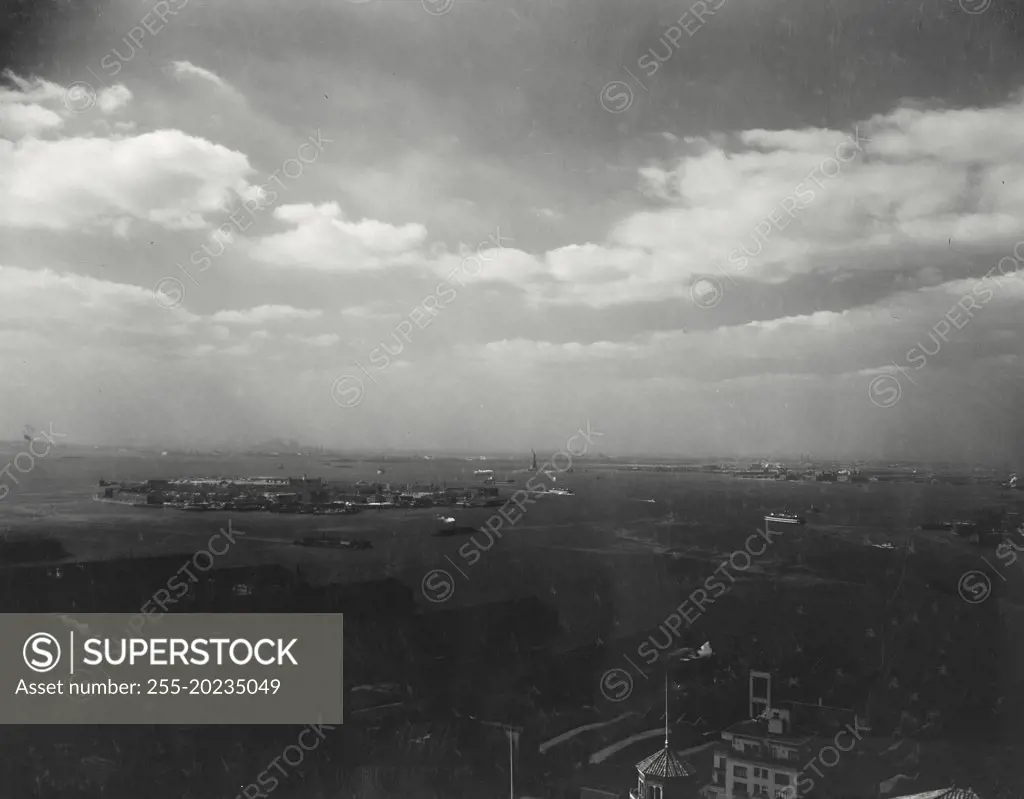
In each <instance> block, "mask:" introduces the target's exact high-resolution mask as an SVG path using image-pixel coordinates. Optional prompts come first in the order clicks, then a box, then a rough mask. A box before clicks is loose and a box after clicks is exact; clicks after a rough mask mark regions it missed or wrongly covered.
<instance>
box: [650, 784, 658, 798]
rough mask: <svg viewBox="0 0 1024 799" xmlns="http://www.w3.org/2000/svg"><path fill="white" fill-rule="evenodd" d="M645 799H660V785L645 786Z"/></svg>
mask: <svg viewBox="0 0 1024 799" xmlns="http://www.w3.org/2000/svg"><path fill="white" fill-rule="evenodd" d="M647 799H661V786H660V785H648V786H647Z"/></svg>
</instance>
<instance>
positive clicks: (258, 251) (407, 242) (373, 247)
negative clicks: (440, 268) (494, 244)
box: [250, 203, 427, 272]
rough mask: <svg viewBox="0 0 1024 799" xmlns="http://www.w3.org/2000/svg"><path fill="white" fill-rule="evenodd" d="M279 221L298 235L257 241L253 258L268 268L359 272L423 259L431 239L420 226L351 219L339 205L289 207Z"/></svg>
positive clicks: (277, 213) (280, 213)
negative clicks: (422, 247) (421, 249)
mask: <svg viewBox="0 0 1024 799" xmlns="http://www.w3.org/2000/svg"><path fill="white" fill-rule="evenodd" d="M274 217H275V218H276V219H278V220H280V221H281V222H285V223H288V224H290V225H291V226H292V230H289V231H287V232H285V233H277V234H274V235H271V236H266V237H264V238H262V239H260V240H259V241H257V242H255V243H254V245H253V248H252V250H251V253H250V254H251V256H252V257H253V258H254V259H256V260H258V261H262V262H263V263H267V264H274V265H278V266H294V267H301V268H306V269H313V270H318V271H323V272H358V271H366V270H374V269H379V268H380V267H382V266H388V265H399V264H410V263H414V262H416V261H418V260H421V259H422V255H421V254H420V253H419V251H418V248H419V247H420V245H422V244H423V242H424V240H425V239H426V236H427V231H426V228H424V227H423V225H419V224H408V225H391V224H387V223H385V222H378V221H375V220H372V219H362V220H360V221H358V222H355V221H349V220H347V219H345V217H344V214H343V213H342V211H341V208H340V207H339V205H338V204H337V203H324V204H322V205H313V204H310V203H305V204H298V205H283V206H281V207H279V208H277V209H275V210H274Z"/></svg>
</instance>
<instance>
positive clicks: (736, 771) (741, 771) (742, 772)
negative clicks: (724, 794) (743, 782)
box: [732, 766, 747, 778]
mask: <svg viewBox="0 0 1024 799" xmlns="http://www.w3.org/2000/svg"><path fill="white" fill-rule="evenodd" d="M732 776H734V777H743V778H746V776H747V767H746V766H733V767H732Z"/></svg>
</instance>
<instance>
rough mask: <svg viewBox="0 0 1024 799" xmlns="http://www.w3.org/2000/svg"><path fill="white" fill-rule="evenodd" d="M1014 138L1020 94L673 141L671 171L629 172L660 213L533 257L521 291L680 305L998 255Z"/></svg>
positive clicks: (1015, 191) (1010, 211) (1019, 157)
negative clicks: (717, 293)
mask: <svg viewBox="0 0 1024 799" xmlns="http://www.w3.org/2000/svg"><path fill="white" fill-rule="evenodd" d="M1022 127H1024V94H1022V95H1020V96H1018V97H1016V98H1014V99H1013V100H1011V101H1010V102H1008V103H1007V104H1005V105H1003V106H1001V107H997V108H982V109H978V108H968V109H962V110H919V109H906V108H900V109H896V110H895V111H893V112H892V113H890V114H886V115H878V116H875V117H873V118H871V119H870V120H867V121H865V122H863V123H861V124H860V125H858V126H857V127H856V129H855V130H851V131H838V130H825V129H814V128H811V129H800V130H776V131H768V130H748V131H744V132H740V133H739V134H738V136H735V137H732V139H731V140H730V139H727V138H726V137H723V136H717V135H712V136H709V137H707V138H706V139H701V140H692V139H688V140H686V141H685V142H682V143H678V142H673V144H676V145H677V146H678V147H679V148H680V149H681V150H682V151H683V152H682V154H681V155H680V156H679V157H678V158H677V159H676V160H675V161H674V162H671V163H662V164H658V163H652V164H649V165H648V166H646V167H644V168H643V169H641V170H640V173H639V178H640V181H641V189H642V192H643V193H644V194H645V195H646V196H648V197H650V198H654V199H656V200H659V201H660V202H661V204H662V207H660V208H657V209H655V210H646V211H641V212H637V213H633V214H631V215H629V216H627V217H626V218H624V219H622V220H621V221H620V222H619V224H617V225H616V226H614V228H613V229H612V230H611V231H610V232H609V235H608V236H607V239H606V240H605V241H604V242H600V243H589V244H583V245H570V246H566V247H562V248H560V249H557V250H553V251H551V252H548V253H546V254H544V255H543V256H538V257H536V258H535V259H534V260H535V262H536V263H535V264H534V265H533V266H532V267H531V269H530V271H531V273H534V274H535V275H537V276H543V277H546V278H548V280H538V281H533V283H532V284H531V285H530V286H529V287H528V291H529V293H530V295H531V298H532V299H533V300H534V301H535V302H537V303H541V304H550V303H555V304H560V303H563V304H584V305H589V306H592V307H595V308H603V307H609V306H613V305H625V304H630V303H636V302H642V301H647V300H655V299H661V298H664V297H680V298H682V297H685V296H686V294H687V293H688V291H689V286H690V285H691V283H692V282H693V280H694V279H696V278H697V277H699V276H702V275H707V274H717V272H718V271H719V270H724V271H726V273H727V274H728V273H732V276H733V277H735V278H737V279H743V280H748V281H755V282H762V283H780V282H784V281H786V280H789V279H791V278H792V277H794V276H798V275H805V274H809V273H811V272H814V271H816V270H818V269H819V268H821V266H822V264H823V262H828V261H829V260H831V259H835V258H839V257H844V258H846V259H847V260H848V261H849V260H852V259H853V258H854V257H856V256H857V255H858V254H859V255H861V256H863V259H862V260H864V261H866V262H870V263H865V264H864V266H863V267H862V268H872V269H896V268H898V264H899V263H900V259H899V256H900V254H901V253H906V252H914V251H915V250H916V251H920V250H921V249H922V248H937V247H944V246H945V245H946V244H947V241H949V240H950V239H953V240H956V241H957V243H958V245H960V246H961V247H962V248H972V251H974V252H981V251H982V250H984V249H986V248H989V249H990V248H993V247H1001V246H1005V245H1006V243H1007V242H1010V243H1012V241H1013V237H1015V236H1019V235H1021V234H1022V233H1024V222H1022V221H1021V220H1022V219H1024V188H1022V187H1024V166H1022V164H1024V139H1022V138H1021V137H1020V136H1018V135H1017V134H1016V131H1018V130H1019V129H1021V128H1022ZM665 138H667V139H669V141H672V139H670V138H669V137H665ZM730 141H731V142H732V143H731V144H730ZM947 260H952V259H951V258H950V257H947ZM522 277H523V276H522V274H521V272H517V271H511V270H510V271H508V272H506V273H502V272H500V271H499V272H496V279H501V280H507V281H508V282H511V283H519V284H521V283H522ZM922 277H926V276H925V275H922ZM931 282H934V278H932V279H931Z"/></svg>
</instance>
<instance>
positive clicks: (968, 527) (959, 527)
mask: <svg viewBox="0 0 1024 799" xmlns="http://www.w3.org/2000/svg"><path fill="white" fill-rule="evenodd" d="M977 529H978V523H977V522H971V521H966V520H963V519H958V520H957V521H955V522H953V532H954V533H956V534H957V535H963V536H968V535H974V533H975V532H976V531H977Z"/></svg>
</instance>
